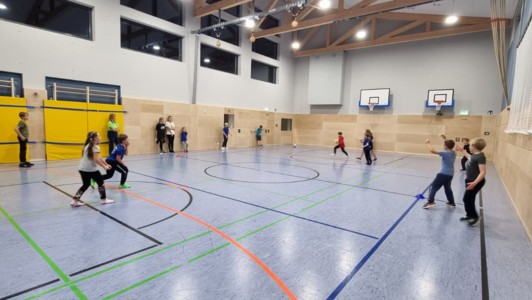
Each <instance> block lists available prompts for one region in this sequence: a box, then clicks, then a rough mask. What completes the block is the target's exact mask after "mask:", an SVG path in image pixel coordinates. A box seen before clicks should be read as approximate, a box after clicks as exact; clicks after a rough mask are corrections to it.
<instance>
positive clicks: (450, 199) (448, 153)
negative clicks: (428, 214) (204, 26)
mask: <svg viewBox="0 0 532 300" xmlns="http://www.w3.org/2000/svg"><path fill="white" fill-rule="evenodd" d="M425 144H427V148H428V149H429V151H430V153H433V154H437V155H439V156H441V171H440V173H438V174H436V178H434V181H433V182H432V183H431V186H430V194H429V199H428V202H427V203H425V205H423V208H425V209H428V208H431V207H434V206H436V203H434V196H436V192H438V190H439V189H440V188H441V187H442V186H443V188H444V190H445V196H446V197H447V206H449V207H456V204H455V203H454V195H453V190H452V189H451V182H452V181H453V176H454V161H455V159H456V152H454V151H453V148H454V141H453V140H445V141H444V142H443V150H442V151H439V152H438V151H436V150H434V148H432V145H431V144H430V141H429V140H426V141H425Z"/></svg>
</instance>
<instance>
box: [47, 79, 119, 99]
mask: <svg viewBox="0 0 532 300" xmlns="http://www.w3.org/2000/svg"><path fill="white" fill-rule="evenodd" d="M46 91H47V92H48V98H49V99H54V100H63V101H74V102H91V103H104V104H122V98H121V95H120V94H121V92H120V86H119V85H109V84H102V83H94V82H85V81H77V80H70V79H61V78H53V77H46ZM87 98H88V99H87Z"/></svg>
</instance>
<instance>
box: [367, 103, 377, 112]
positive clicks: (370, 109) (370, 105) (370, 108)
mask: <svg viewBox="0 0 532 300" xmlns="http://www.w3.org/2000/svg"><path fill="white" fill-rule="evenodd" d="M375 104H376V103H368V105H369V111H373V109H374V108H375Z"/></svg>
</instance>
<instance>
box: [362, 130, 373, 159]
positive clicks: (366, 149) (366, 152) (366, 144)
mask: <svg viewBox="0 0 532 300" xmlns="http://www.w3.org/2000/svg"><path fill="white" fill-rule="evenodd" d="M370 142H371V138H370V134H369V133H368V132H367V131H366V133H365V134H364V140H362V150H364V155H365V156H366V165H368V166H370V165H371V162H372V161H371V154H370V151H371V144H370Z"/></svg>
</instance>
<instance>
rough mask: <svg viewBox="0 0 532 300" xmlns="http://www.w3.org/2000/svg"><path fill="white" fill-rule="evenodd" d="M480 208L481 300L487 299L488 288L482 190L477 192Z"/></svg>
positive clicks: (488, 294) (488, 295) (488, 296)
mask: <svg viewBox="0 0 532 300" xmlns="http://www.w3.org/2000/svg"><path fill="white" fill-rule="evenodd" d="M479 208H480V218H481V219H480V269H481V272H482V300H489V298H490V290H489V285H488V261H487V255H486V232H485V230H484V204H483V201H482V191H480V193H479Z"/></svg>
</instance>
